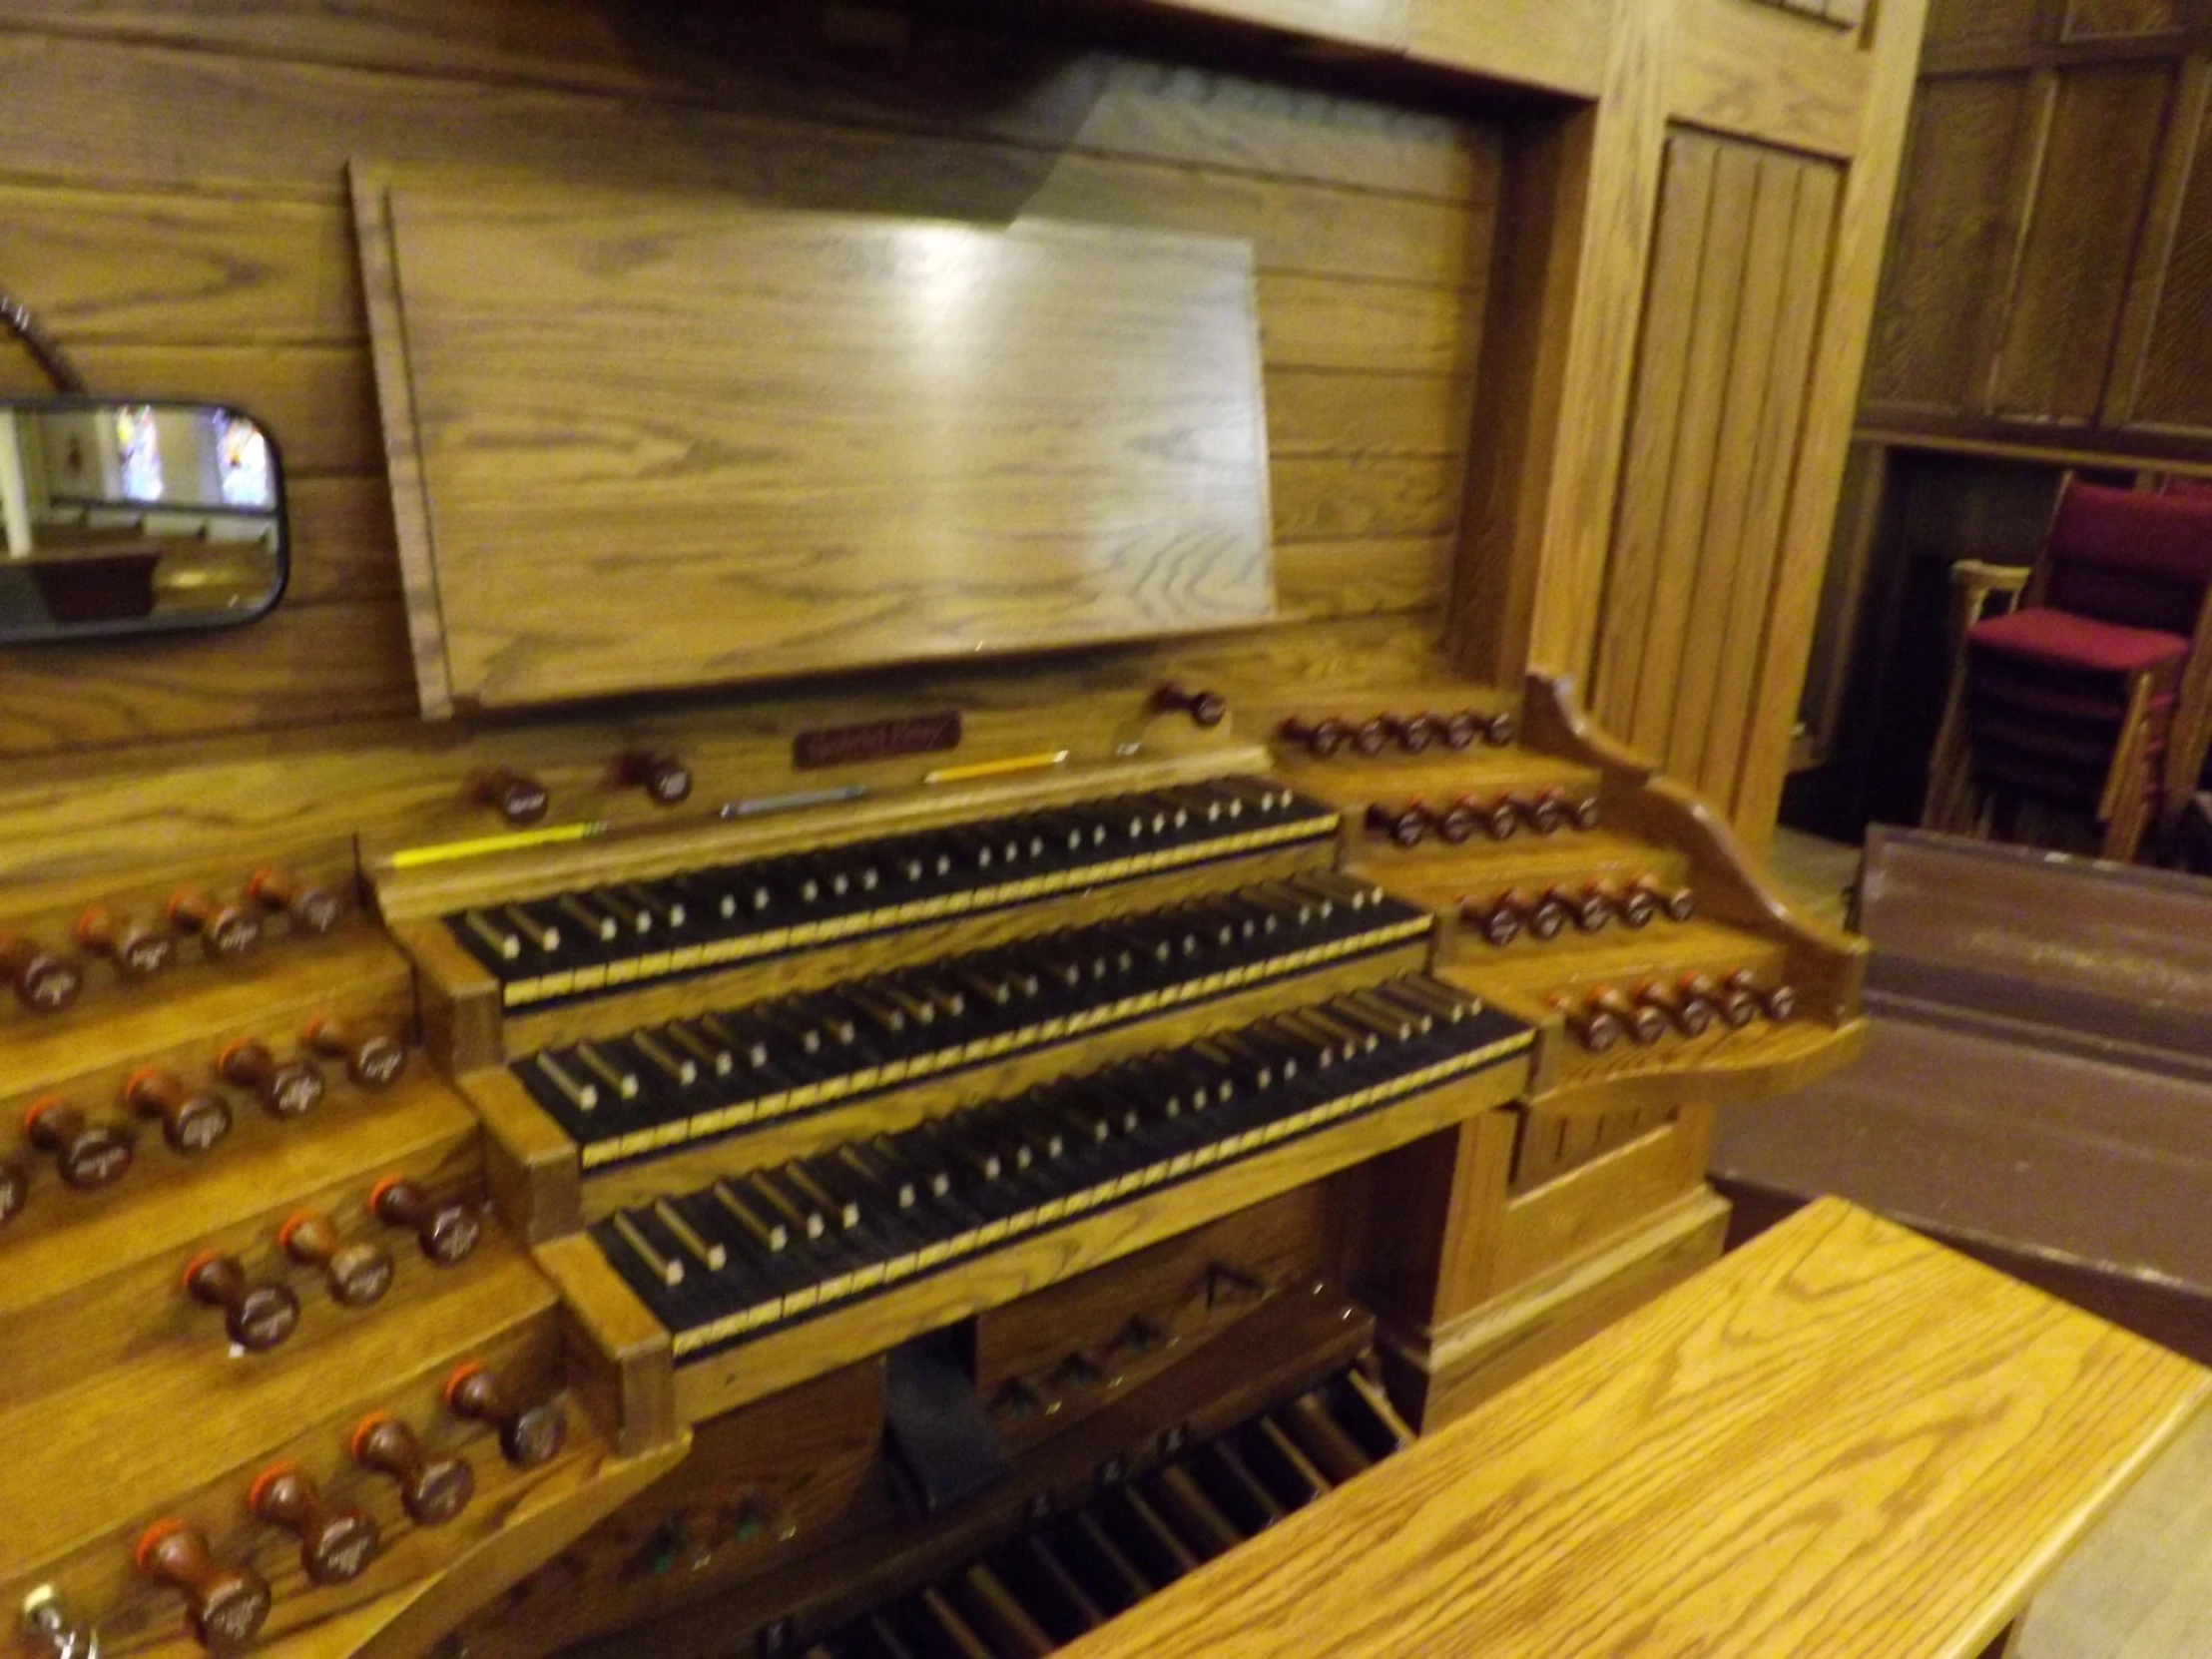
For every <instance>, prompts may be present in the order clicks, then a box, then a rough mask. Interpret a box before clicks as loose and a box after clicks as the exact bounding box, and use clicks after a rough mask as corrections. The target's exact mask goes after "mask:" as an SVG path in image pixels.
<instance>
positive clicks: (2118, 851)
mask: <svg viewBox="0 0 2212 1659" xmlns="http://www.w3.org/2000/svg"><path fill="white" fill-rule="evenodd" d="M2152 691H2153V686H2152V676H2151V675H2150V674H2148V673H2143V674H2134V675H2130V676H2129V677H2128V686H2127V714H2126V716H2125V718H2123V719H2122V720H2121V722H2120V737H2119V742H2118V743H2116V744H2115V745H2113V748H2112V765H2111V769H2110V770H2109V771H2108V772H2106V774H2105V775H2104V793H2103V798H2102V799H2101V800H2100V801H2099V802H2098V804H2097V819H2098V821H2099V822H2100V823H2101V824H2103V826H2104V844H2103V846H2102V848H2101V852H2102V855H2103V856H2104V857H2107V858H2110V859H2113V860H2115V861H2116V862H2119V863H2123V864H2124V863H2132V862H2134V860H2135V854H2136V852H2137V851H2138V850H2140V849H2141V847H2142V844H2143V830H2144V829H2145V828H2146V826H2147V825H2148V823H2149V818H2150V813H2149V803H2148V801H2147V800H2146V797H2147V796H2148V795H2150V794H2151V790H2150V784H2151V782H2152V776H2151V769H2150V767H2149V765H2148V761H2147V757H2146V756H2145V753H2144V751H2145V750H2146V749H2147V748H2148V747H2149V742H2150V700H2151V696H2152Z"/></svg>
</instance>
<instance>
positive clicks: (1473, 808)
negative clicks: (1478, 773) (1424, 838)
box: [1436, 795, 1482, 846]
mask: <svg viewBox="0 0 2212 1659" xmlns="http://www.w3.org/2000/svg"><path fill="white" fill-rule="evenodd" d="M1481 828H1482V807H1481V804H1480V803H1479V802H1477V801H1476V800H1475V799H1474V798H1473V797H1472V796H1468V795H1462V796H1461V797H1459V799H1458V800H1456V801H1454V802H1453V803H1452V804H1451V805H1450V806H1448V807H1446V808H1445V809H1444V810H1443V811H1442V812H1441V813H1439V814H1438V815H1436V833H1437V835H1438V836H1439V837H1440V838H1441V839H1442V840H1443V841H1444V842H1445V843H1446V844H1447V845H1450V846H1463V845H1465V844H1466V843H1467V842H1468V841H1469V840H1471V839H1472V838H1473V837H1474V832H1475V830H1479V829H1481Z"/></svg>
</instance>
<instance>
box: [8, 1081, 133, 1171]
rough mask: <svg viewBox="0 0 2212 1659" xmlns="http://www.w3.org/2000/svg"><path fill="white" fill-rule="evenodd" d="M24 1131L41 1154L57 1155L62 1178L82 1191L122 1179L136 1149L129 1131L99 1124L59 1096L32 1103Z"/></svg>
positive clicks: (24, 1121) (26, 1117) (51, 1096)
mask: <svg viewBox="0 0 2212 1659" xmlns="http://www.w3.org/2000/svg"><path fill="white" fill-rule="evenodd" d="M23 1132H24V1134H25V1135H26V1136H27V1137H28V1138H29V1140H30V1143H31V1144H32V1145H33V1146H35V1147H37V1148H38V1149H39V1151H41V1152H50V1153H52V1154H53V1155H54V1167H55V1168H56V1169H58V1170H60V1171H61V1177H62V1179H63V1180H64V1181H66V1182H68V1183H69V1184H70V1185H71V1186H72V1187H75V1188H77V1189H78V1190H79V1191H81V1192H89V1191H91V1190H92V1189H93V1188H94V1187H105V1186H107V1185H108V1184H109V1183H110V1182H112V1181H119V1180H121V1179H122V1178H123V1173H124V1171H126V1170H128V1169H129V1168H130V1167H131V1154H132V1152H133V1151H135V1150H136V1147H135V1144H134V1141H133V1137H132V1134H131V1131H130V1130H129V1129H127V1128H125V1127H123V1126H122V1125H120V1124H115V1123H107V1122H95V1121H93V1120H92V1119H90V1118H88V1117H86V1116H85V1114H84V1113H83V1112H81V1111H79V1110H78V1109H77V1108H76V1107H74V1106H72V1105H70V1104H69V1102H68V1101H66V1100H63V1099H62V1098H61V1097H60V1096H58V1095H48V1096H47V1097H46V1098H45V1099H44V1100H37V1101H33V1102H32V1103H31V1109H30V1110H29V1111H27V1112H25V1113H24V1114H23Z"/></svg>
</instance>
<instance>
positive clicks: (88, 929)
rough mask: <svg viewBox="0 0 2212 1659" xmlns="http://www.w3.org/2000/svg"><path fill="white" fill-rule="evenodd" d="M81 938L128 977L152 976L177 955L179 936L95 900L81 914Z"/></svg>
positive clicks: (79, 922)
mask: <svg viewBox="0 0 2212 1659" xmlns="http://www.w3.org/2000/svg"><path fill="white" fill-rule="evenodd" d="M77 942H78V943H79V944H80V945H82V946H83V947H84V948H85V949H87V950H89V951H91V952H92V953H93V954H94V955H95V956H105V957H106V958H107V959H108V960H109V961H111V962H113V963H114V964H115V970H116V972H117V973H119V974H121V975H122V976H123V977H124V978H126V979H151V978H152V977H153V976H154V975H155V974H157V973H159V972H161V971H162V969H164V968H166V967H168V966H169V965H170V964H171V963H172V962H174V961H176V959H177V936H176V935H175V934H174V933H170V932H167V931H165V930H163V929H162V928H159V927H156V926H155V925H153V923H151V922H145V921H138V920H134V919H132V918H131V917H128V916H117V915H114V914H111V913H110V912H109V910H108V909H107V907H106V906H105V905H101V904H95V905H93V906H92V908H90V909H89V910H87V911H86V912H85V913H84V914H83V915H81V916H79V917H78V918H77Z"/></svg>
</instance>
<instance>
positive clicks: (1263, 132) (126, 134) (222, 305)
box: [0, 0, 1499, 777]
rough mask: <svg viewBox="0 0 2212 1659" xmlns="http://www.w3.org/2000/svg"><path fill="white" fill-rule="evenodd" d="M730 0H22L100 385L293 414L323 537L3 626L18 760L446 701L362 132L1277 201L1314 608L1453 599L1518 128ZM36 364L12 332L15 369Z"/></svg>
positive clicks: (638, 171)
mask: <svg viewBox="0 0 2212 1659" xmlns="http://www.w3.org/2000/svg"><path fill="white" fill-rule="evenodd" d="M720 11H721V9H720V8H713V7H700V8H698V11H697V15H696V16H690V15H680V14H683V13H684V8H682V7H671V8H654V9H650V10H649V11H643V12H641V11H639V10H637V9H634V8H630V7H626V6H623V5H620V4H615V3H612V0H605V3H595V0H485V3H481V4H471V5H468V6H463V7H453V6H448V5H442V4H432V3H430V0H365V3H362V4H355V5H347V6H344V7H333V6H329V5H326V4H318V3H315V0H283V3H280V4H274V5H273V4H268V3H264V0H252V3H249V0H213V3H209V4H201V5H195V6H192V7H189V8H180V7H177V6H173V5H168V4H162V3H159V0H138V3H133V0H118V3H113V4H103V5H101V6H98V7H86V6H83V5H81V4H76V3H73V0H24V3H21V4H15V5H11V6H9V7H8V8H7V14H6V18H5V20H4V22H0V86H4V87H5V88H6V95H5V97H4V98H0V228H4V234H0V286H5V287H6V288H8V289H9V290H11V291H13V292H15V293H17V294H18V295H19V296H20V297H22V298H23V299H24V300H25V301H26V302H27V303H28V304H30V305H31V306H32V308H33V309H34V310H36V311H37V312H38V313H39V314H40V315H41V316H42V317H43V318H44V319H45V320H46V321H47V323H48V324H49V326H50V328H51V329H52V331H53V332H54V333H56V334H57V335H58V336H59V338H60V339H61V340H62V342H63V343H64V345H65V346H67V347H69V348H70V349H72V350H73V351H74V352H75V353H76V354H77V355H78V356H79V358H80V360H81V361H82V363H83V365H84V367H85V368H86V370H87V372H88V374H89V375H90V376H91V377H92V378H93V380H94V382H95V384H96V385H97V386H99V387H101V388H104V389H111V390H117V391H131V392H143V393H148V394H170V395H180V396H210V397H222V398H224V399H226V400H232V401H236V402H239V403H243V404H244V405H245V406H247V407H249V408H251V409H255V410H257V411H259V412H260V413H262V414H263V415H265V416H266V417H267V418H268V420H269V421H270V423H271V425H272V426H273V428H274V430H275V432H276V435H277V440H278V442H279V444H280V445H281V447H282V450H283V453H284V456H285V459H286V462H287V465H288V468H289V472H290V479H291V483H292V486H293V492H294V494H293V532H294V538H295V561H296V562H295V569H294V578H293V582H294V585H293V589H292V593H291V595H290V597H289V598H288V599H287V600H286V602H285V603H284V604H283V606H281V607H280V608H279V610H278V611H277V613H276V614H275V616H274V617H273V618H272V619H270V620H269V621H268V622H266V623H263V624H259V625H255V626H253V627H250V628H247V629H244V630H241V631H239V632H237V633H235V634H219V635H204V636H199V637H195V638H191V639H185V640H176V641H164V642H141V643H134V644H129V645H120V646H105V647H102V646H80V647H67V648H55V649H46V650H39V651H11V652H9V653H8V654H7V655H6V656H5V657H4V658H0V757H6V758H8V759H9V760H11V761H13V762H16V763H18V765H17V767H16V776H19V777H35V776H36V775H37V774H36V770H35V769H26V768H24V767H23V766H22V765H21V763H23V762H26V761H33V760H36V759H37V758H40V757H58V756H62V755H64V754H73V755H81V754H82V753H83V752H84V751H86V750H88V749H90V750H97V749H104V748H106V749H115V750H118V751H119V753H118V754H117V755H116V757H115V759H116V764H118V765H120V764H123V763H124V762H125V761H126V760H128V761H129V763H130V764H132V765H141V766H143V765H158V764H160V760H161V757H162V756H163V755H165V754H173V753H182V752H185V751H187V750H189V749H192V748H193V747H194V746H198V745H201V744H203V743H204V742H205V741H206V740H208V739H210V738H214V737H218V736H223V737H244V736H251V735H255V734H261V733H269V732H274V731H277V730H279V729H290V730H293V731H294V732H296V731H297V729H300V728H307V729H316V728H323V727H328V728H330V729H331V732H332V738H333V741H343V734H344V732H345V731H347V730H350V729H353V728H355V727H357V726H359V725H361V724H362V723H373V722H388V721H389V720H391V719H392V718H393V717H404V716H406V715H407V714H408V713H409V712H411V710H412V708H413V704H414V697H413V690H412V685H411V681H410V670H409V659H408V655H407V649H406V637H405V628H404V625H403V623H402V620H401V617H400V612H399V606H398V601H397V570H396V555H395V551H394V545H393V532H392V526H391V521H390V510H389V504H388V499H387V498H386V496H385V493H384V481H383V477H382V466H381V458H380V446H379V442H378V438H377V430H376V423H375V404H374V399H373V394H372V389H371V381H370V375H369V365H368V358H367V345H366V324H365V319H364V315H363V310H362V302H361V297H360V292H359V283H358V279H357V276H356V273H355V270H354V255H353V248H352V240H351V234H350V231H349V229H348V219H347V213H346V208H345V204H344V199H343V195H342V190H343V180H342V169H343V167H344V164H345V163H346V162H347V161H348V160H349V159H351V158H353V157H356V156H360V157H366V158H371V159H376V160H384V161H392V162H401V163H410V162H413V163H421V162H428V163H438V162H455V161H465V162H467V163H470V164H473V165H481V166H489V167H494V168H499V167H512V168H518V169H526V170H533V171H548V172H551V173H554V174H556V175H560V176H566V177H573V178H578V179H586V180H600V181H607V182H614V183H626V182H637V181H650V182H655V183H662V184H673V185H684V186H706V187H710V188H723V189H728V190H730V191H732V192H734V193H737V194H740V195H743V196H746V197H748V198H752V199H756V200H761V201H767V202H776V203H780V204H786V205H800V206H812V207H825V208H841V209H858V210H880V211H888V212H895V213H900V214H936V215H944V216H949V217H956V218H964V219H974V220H979V221H984V222H1007V221H1011V220H1013V219H1016V218H1019V217H1021V216H1023V215H1037V216H1044V217H1051V218H1059V219H1073V220H1082V221H1089V222H1093V223H1099V224H1106V225H1128V226H1142V227H1150V228H1156V229H1164V230H1178V231H1197V232H1204V233H1209V234H1214V235H1223V236H1234V237H1244V238H1249V239H1250V240H1251V241H1252V242H1253V244H1254V247H1255V253H1256V260H1257V264H1258V267H1259V296H1260V309H1261V321H1262V328H1263V335H1264V353H1265V359H1266V362H1265V368H1266V389H1267V396H1268V402H1269V414H1270V438H1271V448H1272V451H1273V470H1274V477H1273V494H1274V509H1275V534H1276V538H1277V542H1278V554H1279V563H1278V568H1279V573H1280V580H1281V587H1282V597H1283V601H1284V604H1285V606H1286V607H1287V608H1289V609H1291V610H1294V611H1298V612H1301V613H1304V614H1307V615H1309V616H1313V617H1317V618H1321V619H1325V620H1326V619H1330V618H1340V617H1341V618H1358V617H1368V616H1376V615H1383V616H1389V615H1402V616H1405V617H1407V618H1425V617H1428V616H1431V615H1433V614H1434V613H1435V612H1436V611H1437V609H1438V608H1439V607H1440V605H1441V602H1442V598H1443V594H1444V590H1445V586H1446V583H1447V581H1448V574H1447V564H1448V559H1449V548H1450V541H1451V536H1452V533H1453V531H1454V528H1455V526H1456V522H1457V519H1458V515H1459V505H1460V494H1461V480H1462V477H1463V473H1464V447H1465V433H1466V431H1467V428H1468V424H1469V411H1470V408H1471V403H1472V399H1473V396H1474V381H1473V371H1474V365H1475V361H1476V356H1477V350H1478V343H1479V335H1480V327H1481V320H1482V305H1483V295H1484V285H1485V282H1486V278H1487V274H1488V271H1489V265H1490V255H1491V246H1490V244H1491V233H1492V224H1493V219H1494V214H1495V209H1496V203H1497V195H1498V184H1499V181H1498V169H1499V162H1498V155H1499V145H1498V141H1497V138H1496V135H1495V134H1494V133H1492V132H1490V131H1488V130H1486V129H1483V128H1481V127H1477V126H1472V125H1468V124H1464V123H1460V122H1456V121H1453V120H1448V119H1445V118H1442V117H1439V116H1435V115H1431V114H1427V113H1422V112H1416V111H1410V110H1403V109H1398V108H1394V107H1390V106H1386V105H1382V104H1376V103H1363V102H1359V101H1356V100H1352V99H1347V98H1344V97H1340V96H1335V95H1325V94H1322V93H1318V92H1309V91H1304V90H1300V89H1297V88H1293V87H1290V86H1288V85H1277V84H1273V83H1268V82H1263V81H1257V80H1248V79H1241V78H1237V77H1234V76H1228V75H1223V74H1218V73H1212V72H1206V71H1201V70H1197V69H1192V68H1186V67H1179V66H1172V65H1163V64H1156V63H1150V62H1143V61H1138V60H1135V59H1131V58H1127V57H1122V56H1117V55H1113V54H1108V53H1103V52H1073V51H1054V50H1051V49H1047V48H1043V47H1039V46H1035V45H1031V44H1025V43H1022V42H1018V41H1015V40H1012V39H1009V38H1005V37H999V36H990V35H966V34H963V35H960V36H958V37H954V38H940V37H939V36H938V35H936V34H933V33H931V32H929V31H928V30H927V29H924V28H921V27H920V26H918V25H917V33H916V36H915V38H914V39H913V40H912V41H911V42H910V43H909V45H908V46H907V47H906V48H904V49H902V50H897V51H891V52H875V53H864V54H859V55H854V54H852V53H850V52H845V53H837V52H832V51H830V50H828V49H826V48H823V47H821V46H819V44H817V43H815V42H812V41H797V42H795V41H793V40H792V39H790V38H788V36H787V35H786V34H782V33H772V32H761V33H755V32H753V31H752V29H751V27H750V26H749V25H746V24H744V23H742V22H741V23H734V22H731V21H729V20H728V19H726V18H723V17H722V16H721V15H720ZM36 384H37V381H36V378H35V375H34V373H33V371H32V370H31V369H30V368H29V366H28V364H27V363H26V362H25V361H24V360H23V359H22V358H21V357H20V355H19V354H16V353H11V352H6V351H0V389H16V390H22V389H31V388H34V387H35V386H36ZM294 741H295V740H294ZM125 749H128V751H129V753H128V755H126V754H124V753H121V751H123V750H125ZM74 764H76V765H79V766H81V765H82V763H81V762H78V763H74Z"/></svg>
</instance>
